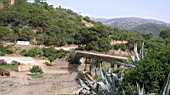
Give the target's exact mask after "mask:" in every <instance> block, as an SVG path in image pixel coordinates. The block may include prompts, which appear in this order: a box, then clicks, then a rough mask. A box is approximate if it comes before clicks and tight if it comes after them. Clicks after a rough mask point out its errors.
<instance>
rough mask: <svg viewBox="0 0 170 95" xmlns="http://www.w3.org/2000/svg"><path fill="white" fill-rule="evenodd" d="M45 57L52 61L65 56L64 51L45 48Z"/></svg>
mask: <svg viewBox="0 0 170 95" xmlns="http://www.w3.org/2000/svg"><path fill="white" fill-rule="evenodd" d="M43 52H44V55H43V56H44V57H47V58H48V60H49V61H50V62H52V61H54V60H55V59H56V58H63V57H65V54H66V53H65V52H64V51H58V50H55V49H54V48H43Z"/></svg>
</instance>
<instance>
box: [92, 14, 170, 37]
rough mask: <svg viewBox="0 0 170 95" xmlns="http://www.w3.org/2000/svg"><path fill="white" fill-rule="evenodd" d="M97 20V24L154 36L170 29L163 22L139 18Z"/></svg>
mask: <svg viewBox="0 0 170 95" xmlns="http://www.w3.org/2000/svg"><path fill="white" fill-rule="evenodd" d="M95 20H96V21H97V22H101V23H103V24H106V25H110V26H112V27H113V28H121V29H127V30H129V31H138V32H143V33H152V34H153V35H159V33H160V31H161V30H162V29H165V28H168V27H170V24H168V23H165V22H163V21H158V20H153V19H143V18H137V17H128V18H114V19H105V18H97V19H95Z"/></svg>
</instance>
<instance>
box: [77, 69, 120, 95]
mask: <svg viewBox="0 0 170 95" xmlns="http://www.w3.org/2000/svg"><path fill="white" fill-rule="evenodd" d="M79 80H80V84H81V86H82V90H81V92H82V93H83V94H85V95H118V94H119V92H120V90H119V89H120V83H121V78H118V76H117V75H116V74H114V73H112V72H111V71H106V72H105V71H104V70H103V69H102V68H101V67H99V68H98V69H97V70H96V79H95V80H93V79H91V78H90V77H89V75H88V74H87V73H86V74H84V77H83V78H81V79H79Z"/></svg>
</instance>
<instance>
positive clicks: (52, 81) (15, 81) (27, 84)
mask: <svg viewBox="0 0 170 95" xmlns="http://www.w3.org/2000/svg"><path fill="white" fill-rule="evenodd" d="M20 75H22V77H20V76H17V77H13V78H4V77H3V78H0V84H1V85H0V95H61V94H71V93H73V92H74V91H76V90H78V89H79V87H80V86H79V84H78V83H77V82H76V79H75V78H76V76H77V73H72V74H64V75H61V74H48V75H44V76H43V77H42V78H35V79H30V78H28V77H27V78H24V77H23V76H25V75H24V74H20Z"/></svg>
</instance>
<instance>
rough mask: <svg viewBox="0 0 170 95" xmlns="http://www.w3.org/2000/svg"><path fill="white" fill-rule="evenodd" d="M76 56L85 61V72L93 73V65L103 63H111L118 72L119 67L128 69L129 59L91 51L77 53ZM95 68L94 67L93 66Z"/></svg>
mask: <svg viewBox="0 0 170 95" xmlns="http://www.w3.org/2000/svg"><path fill="white" fill-rule="evenodd" d="M75 53H76V56H78V57H79V58H80V60H81V59H84V60H83V62H82V63H84V64H85V68H84V70H85V71H86V70H87V71H88V70H90V71H91V66H92V65H94V64H95V65H97V64H98V63H99V64H100V63H101V64H103V62H107V63H110V64H111V65H112V67H113V68H114V69H115V70H117V69H118V68H119V67H127V66H128V64H126V63H128V57H123V56H115V55H108V54H103V53H95V52H89V51H75ZM93 67H94V66H93Z"/></svg>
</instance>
